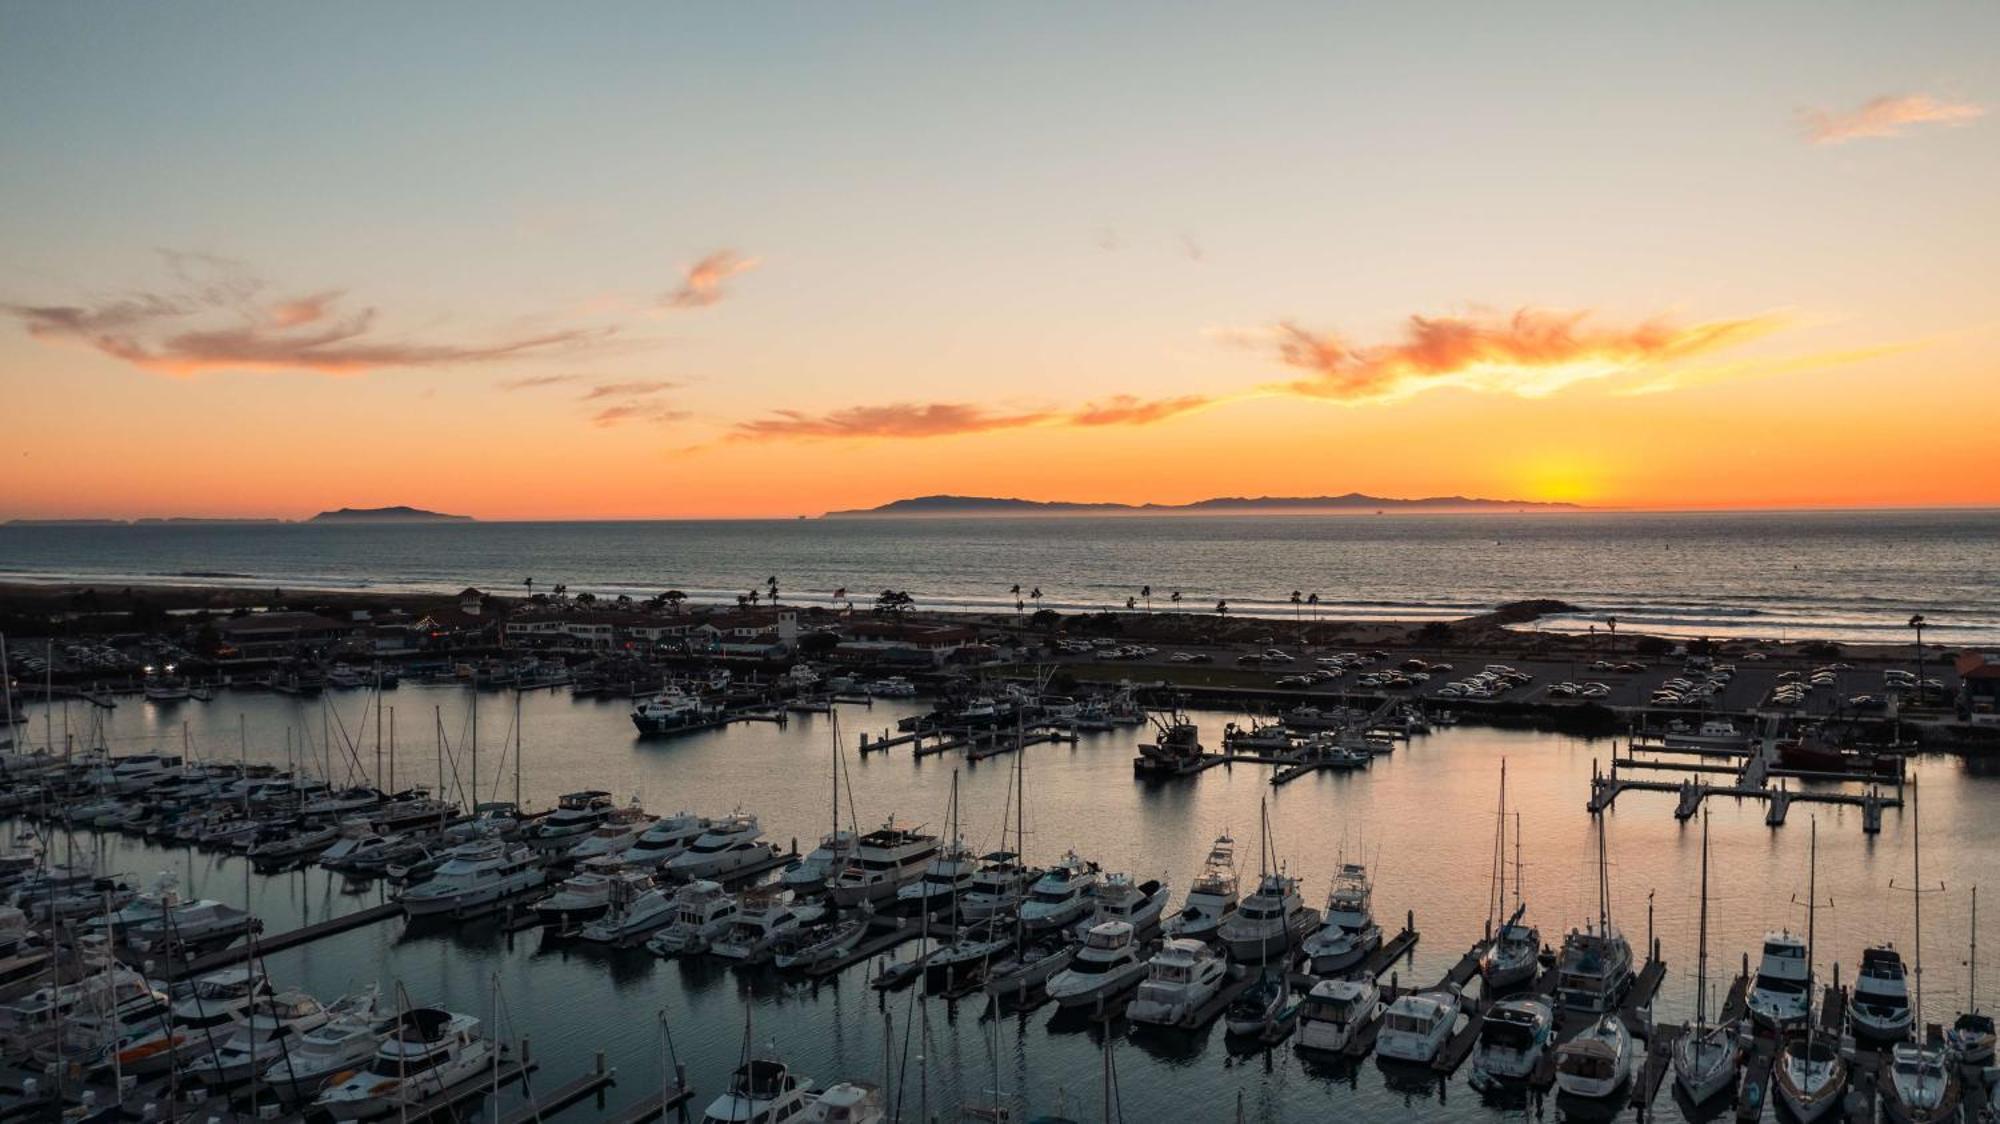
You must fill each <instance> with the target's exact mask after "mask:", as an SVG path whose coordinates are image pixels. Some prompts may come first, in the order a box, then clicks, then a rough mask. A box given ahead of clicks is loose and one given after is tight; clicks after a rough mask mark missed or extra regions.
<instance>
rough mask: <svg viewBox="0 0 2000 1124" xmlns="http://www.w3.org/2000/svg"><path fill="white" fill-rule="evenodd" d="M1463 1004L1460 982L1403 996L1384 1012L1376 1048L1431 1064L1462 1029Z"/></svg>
mask: <svg viewBox="0 0 2000 1124" xmlns="http://www.w3.org/2000/svg"><path fill="white" fill-rule="evenodd" d="M1459 1005H1460V998H1459V991H1458V985H1457V984H1446V985H1445V986H1443V987H1441V988H1438V989H1436V990H1434V991H1423V992H1418V993H1416V994H1414V995H1404V996H1399V997H1398V998H1397V999H1396V1001H1395V1002H1394V1003H1391V1004H1389V1009H1388V1010H1386V1011H1384V1012H1383V1013H1382V1029H1381V1031H1380V1032H1378V1033H1377V1034H1376V1036H1375V1052H1376V1053H1377V1054H1380V1055H1381V1056H1382V1057H1385V1058H1388V1059H1389V1060H1391V1061H1399V1062H1421V1063H1424V1064H1429V1063H1430V1062H1431V1061H1432V1060H1433V1059H1435V1058H1436V1057H1437V1052H1438V1050H1440V1049H1442V1048H1443V1046H1444V1044H1445V1042H1446V1041H1448V1040H1449V1039H1450V1038H1451V1036H1452V1034H1453V1032H1454V1031H1456V1030H1457V1029H1458V1013H1459Z"/></svg>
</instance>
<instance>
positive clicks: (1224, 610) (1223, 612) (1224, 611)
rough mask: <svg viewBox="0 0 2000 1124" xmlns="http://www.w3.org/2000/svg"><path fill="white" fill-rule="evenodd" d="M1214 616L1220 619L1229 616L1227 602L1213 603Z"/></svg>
mask: <svg viewBox="0 0 2000 1124" xmlns="http://www.w3.org/2000/svg"><path fill="white" fill-rule="evenodd" d="M1215 614H1216V615H1217V616H1220V617H1226V616H1228V615H1229V602H1227V601H1217V602H1216V603H1215Z"/></svg>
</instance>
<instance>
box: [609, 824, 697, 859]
mask: <svg viewBox="0 0 2000 1124" xmlns="http://www.w3.org/2000/svg"><path fill="white" fill-rule="evenodd" d="M708 827H709V823H708V820H707V819H705V818H703V817H701V816H697V815H695V814H693V813H692V812H676V813H674V814H673V815H671V816H661V817H660V818H659V819H657V820H654V821H653V822H652V823H651V824H649V825H647V827H646V830H645V831H642V832H640V833H639V837H638V838H637V839H634V840H632V842H631V844H630V845H628V846H627V847H626V848H625V850H624V851H622V852H620V853H619V854H618V855H617V856H616V859H617V861H618V862H619V863H620V864H621V865H624V866H636V867H651V868H654V869H658V868H659V867H662V866H665V865H666V864H667V863H670V862H672V861H673V860H674V859H676V858H679V857H680V856H681V854H682V852H684V851H686V850H687V849H688V846H689V845H690V844H692V843H693V842H694V841H695V840H697V839H699V838H701V836H702V833H703V832H705V831H707V830H708Z"/></svg>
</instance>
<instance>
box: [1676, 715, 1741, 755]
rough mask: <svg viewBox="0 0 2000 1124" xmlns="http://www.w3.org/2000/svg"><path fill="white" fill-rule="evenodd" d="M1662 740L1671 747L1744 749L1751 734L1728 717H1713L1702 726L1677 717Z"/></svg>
mask: <svg viewBox="0 0 2000 1124" xmlns="http://www.w3.org/2000/svg"><path fill="white" fill-rule="evenodd" d="M1660 740H1661V742H1662V744H1664V745H1666V746H1667V748H1669V749H1743V748H1745V747H1747V746H1748V745H1749V744H1750V735H1749V734H1748V733H1746V732H1745V731H1743V730H1740V729H1738V728H1737V726H1736V723H1734V722H1731V721H1729V720H1728V719H1726V718H1711V719H1709V720H1707V721H1705V722H1703V723H1702V724H1701V725H1700V726H1689V725H1688V724H1687V723H1686V722H1683V721H1680V720H1678V719H1676V720H1675V721H1673V722H1671V723H1669V724H1668V726H1667V731H1666V734H1665V736H1663V737H1662V738H1661V739H1660Z"/></svg>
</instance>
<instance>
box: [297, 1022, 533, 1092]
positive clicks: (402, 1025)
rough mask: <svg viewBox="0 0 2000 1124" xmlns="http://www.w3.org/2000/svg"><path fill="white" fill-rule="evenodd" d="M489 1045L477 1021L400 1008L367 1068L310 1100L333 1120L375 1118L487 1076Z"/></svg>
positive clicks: (490, 1056)
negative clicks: (397, 1015)
mask: <svg viewBox="0 0 2000 1124" xmlns="http://www.w3.org/2000/svg"><path fill="white" fill-rule="evenodd" d="M493 1051H494V1046H493V1043H491V1042H489V1041H487V1039H486V1038H485V1037H483V1036H482V1035H481V1034H480V1033H479V1020H478V1019H475V1018H473V1017H472V1016H471V1015H460V1014H454V1013H452V1012H450V1011H443V1010H439V1009H438V1008H435V1007H418V1008H416V1009H414V1010H411V1011H406V1012H404V1013H403V1014H402V1016H401V1017H399V1018H398V1019H397V1020H396V1023H395V1028H394V1029H393V1030H391V1031H390V1032H389V1034H388V1036H387V1037H386V1038H384V1039H383V1041H382V1043H381V1045H379V1046H378V1047H377V1048H376V1050H375V1056H374V1058H372V1059H371V1060H370V1061H369V1063H368V1066H367V1068H365V1069H363V1070H361V1071H360V1072H359V1073H356V1074H354V1075H353V1076H351V1077H348V1078H347V1079H346V1080H344V1081H341V1082H340V1083H339V1084H336V1085H332V1086H330V1087H328V1088H327V1089H326V1091H324V1092H322V1093H321V1094H320V1095H319V1098H318V1099H317V1100H315V1101H313V1105H314V1106H315V1107H316V1108H318V1109H319V1110H320V1111H322V1112H325V1113H327V1114H328V1115H330V1116H332V1117H333V1118H334V1119H335V1120H375V1119H379V1118H381V1117H385V1116H389V1115H392V1114H395V1113H398V1112H401V1111H403V1110H404V1109H405V1108H406V1106H409V1105H413V1104H416V1103H417V1102H420V1101H424V1100H427V1099H429V1098H432V1097H436V1096H439V1095H446V1096H449V1095H450V1094H452V1093H455V1092H457V1091H459V1090H463V1089H467V1088H469V1087H471V1086H474V1085H476V1084H478V1083H479V1082H480V1081H482V1080H486V1079H488V1078H490V1077H491V1075H492V1071H493Z"/></svg>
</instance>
